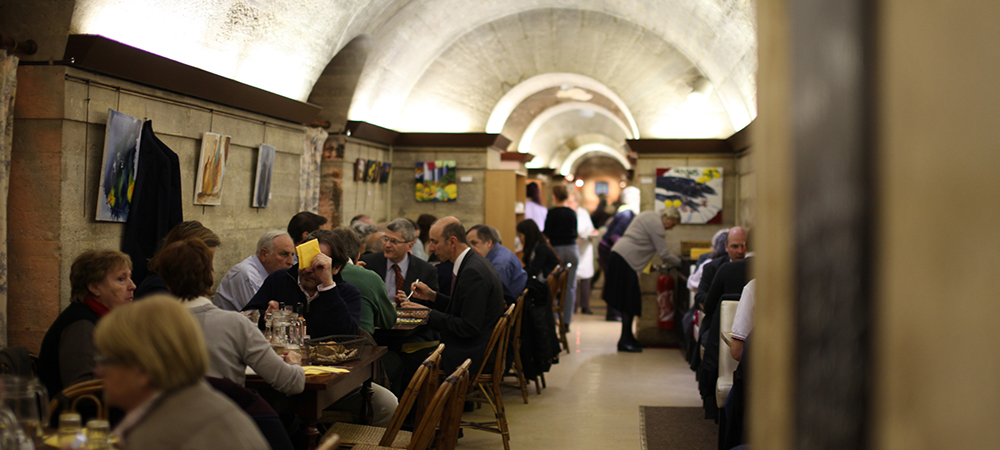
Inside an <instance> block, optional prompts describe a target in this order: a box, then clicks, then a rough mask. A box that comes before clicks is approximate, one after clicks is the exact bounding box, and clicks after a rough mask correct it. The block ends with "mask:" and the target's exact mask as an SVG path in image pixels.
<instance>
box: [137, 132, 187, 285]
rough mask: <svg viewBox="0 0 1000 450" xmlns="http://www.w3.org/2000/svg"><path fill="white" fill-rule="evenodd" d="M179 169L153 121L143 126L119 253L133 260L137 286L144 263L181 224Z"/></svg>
mask: <svg viewBox="0 0 1000 450" xmlns="http://www.w3.org/2000/svg"><path fill="white" fill-rule="evenodd" d="M180 167H181V166H180V162H179V160H178V158H177V154H176V153H174V152H173V151H172V150H170V148H169V147H167V146H166V145H165V144H164V143H163V142H161V141H160V140H159V139H158V138H157V137H156V135H155V134H153V121H151V120H147V121H146V122H145V123H143V124H142V134H141V135H140V137H139V162H138V164H137V168H136V174H135V188H134V189H133V191H132V203H131V206H130V207H129V213H128V219H127V220H126V222H125V235H124V236H123V237H122V252H123V253H126V254H128V255H129V257H130V258H131V259H132V281H133V282H134V283H135V284H137V285H138V284H139V283H140V282H141V281H143V280H144V279H145V278H146V274H147V273H148V269H147V268H146V262H147V261H149V259H150V258H152V257H153V255H154V254H156V251H157V249H158V247H159V246H160V243H161V242H163V238H164V237H165V236H166V235H167V232H169V231H170V229H172V228H173V227H174V226H176V225H177V224H179V223H181V221H183V220H184V210H183V208H182V204H181V168H180ZM136 297H138V295H136Z"/></svg>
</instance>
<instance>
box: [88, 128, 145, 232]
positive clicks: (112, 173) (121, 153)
mask: <svg viewBox="0 0 1000 450" xmlns="http://www.w3.org/2000/svg"><path fill="white" fill-rule="evenodd" d="M141 132H142V120H139V119H136V118H135V117H132V116H129V115H127V114H122V113H120V112H118V111H115V110H113V109H109V110H108V127H107V130H105V133H104V158H103V159H102V160H101V181H100V190H99V191H98V195H97V197H98V200H97V220H103V221H108V222H124V221H125V219H127V218H128V210H129V206H130V204H131V201H132V189H133V188H134V187H135V172H136V168H137V165H138V163H139V135H140V134H141Z"/></svg>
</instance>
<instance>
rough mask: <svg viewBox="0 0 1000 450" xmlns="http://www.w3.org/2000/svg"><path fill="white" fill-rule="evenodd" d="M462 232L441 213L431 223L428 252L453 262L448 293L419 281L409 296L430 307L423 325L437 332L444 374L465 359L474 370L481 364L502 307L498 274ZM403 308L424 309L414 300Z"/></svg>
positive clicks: (455, 222)
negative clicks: (470, 245) (471, 245)
mask: <svg viewBox="0 0 1000 450" xmlns="http://www.w3.org/2000/svg"><path fill="white" fill-rule="evenodd" d="M465 236H466V233H465V228H464V227H462V224H461V223H460V222H459V221H458V219H456V218H454V217H445V218H443V219H440V220H438V221H437V222H435V223H434V225H433V226H431V230H430V249H431V251H432V252H434V254H436V255H437V256H438V258H440V259H441V261H451V262H453V263H454V264H455V268H454V274H455V278H454V279H453V281H452V283H453V286H452V290H451V295H450V296H449V295H446V294H443V293H440V292H435V291H434V290H433V289H431V288H430V287H429V286H427V285H426V284H424V283H423V282H420V283H414V285H413V289H414V294H413V296H414V297H415V298H417V299H419V300H422V301H423V302H424V303H426V304H428V305H430V308H431V311H430V313H429V315H428V325H429V326H430V327H431V328H433V329H435V330H437V331H438V332H439V333H441V342H442V343H443V344H444V345H445V351H444V354H443V355H442V361H441V365H442V368H443V369H444V371H445V373H447V372H448V371H449V370H454V368H455V367H457V366H458V365H459V364H461V363H462V362H463V361H465V359H466V358H472V367H473V368H476V367H479V365H480V364H482V362H483V353H484V352H485V351H486V345H487V344H488V343H489V339H490V334H491V333H492V332H493V327H494V326H495V325H496V322H497V320H498V319H500V316H502V315H503V311H504V300H503V283H502V282H501V281H500V275H498V274H497V271H496V269H495V268H494V267H493V264H492V263H490V261H489V260H487V259H486V258H483V257H482V256H479V254H477V253H476V252H475V251H472V249H470V248H469V245H468V244H467V243H466V237H465ZM403 306H404V307H411V308H427V306H424V304H421V303H416V302H405V303H403Z"/></svg>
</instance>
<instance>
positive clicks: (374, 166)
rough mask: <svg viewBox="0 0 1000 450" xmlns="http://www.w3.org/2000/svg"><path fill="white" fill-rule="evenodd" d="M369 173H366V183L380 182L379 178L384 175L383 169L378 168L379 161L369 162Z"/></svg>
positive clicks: (372, 160) (371, 160) (370, 160)
mask: <svg viewBox="0 0 1000 450" xmlns="http://www.w3.org/2000/svg"><path fill="white" fill-rule="evenodd" d="M365 167H367V173H365V181H367V182H369V183H375V182H377V181H378V176H379V175H381V174H382V171H381V169H380V168H379V166H378V161H375V160H374V159H369V160H368V165H366V166H365Z"/></svg>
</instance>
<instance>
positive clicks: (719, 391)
mask: <svg viewBox="0 0 1000 450" xmlns="http://www.w3.org/2000/svg"><path fill="white" fill-rule="evenodd" d="M739 304H740V302H738V301H735V300H723V302H722V304H721V305H719V314H720V315H719V337H718V339H719V379H718V382H717V383H716V385H715V386H716V388H715V389H716V391H715V396H716V398H715V402H716V404H717V405H718V406H719V407H720V408H721V407H722V406H723V405H725V403H726V397H728V396H729V390H730V389H732V387H733V371H735V370H736V367H737V366H739V364H740V363H739V361H736V360H735V359H733V355H732V354H731V353H730V352H729V345H727V344H726V343H725V341H724V339H723V338H722V335H726V336H729V333H732V331H733V320H734V319H735V318H736V306H737V305H739Z"/></svg>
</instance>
